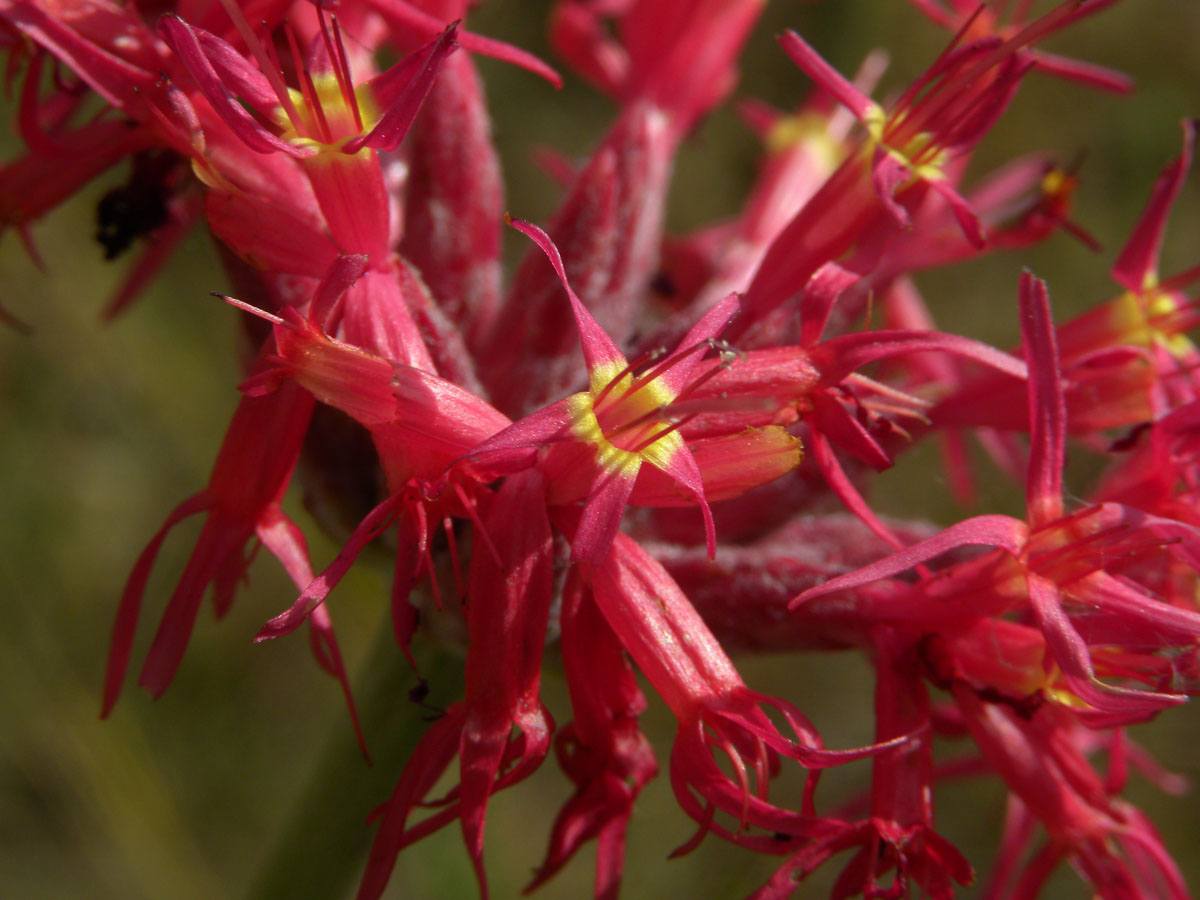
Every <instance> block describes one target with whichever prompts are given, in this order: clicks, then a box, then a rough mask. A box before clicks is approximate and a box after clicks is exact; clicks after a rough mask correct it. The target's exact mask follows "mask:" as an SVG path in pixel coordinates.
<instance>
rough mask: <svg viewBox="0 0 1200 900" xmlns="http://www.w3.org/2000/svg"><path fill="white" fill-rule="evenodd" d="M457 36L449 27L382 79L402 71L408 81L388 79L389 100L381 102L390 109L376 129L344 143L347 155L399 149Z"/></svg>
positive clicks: (382, 76)
mask: <svg viewBox="0 0 1200 900" xmlns="http://www.w3.org/2000/svg"><path fill="white" fill-rule="evenodd" d="M457 35H458V26H457V24H455V25H450V26H449V27H448V28H446V30H445V31H443V32H442V34H441V36H439V37H438V38H437V39H436V40H434V41H432V42H430V43H429V44H427V45H426V46H424V47H422V48H421V49H420V50H417V51H415V52H414V53H411V54H409V56H408V57H406V58H405V59H404V60H403V61H401V62H399V63H397V64H396V65H395V66H393V67H392V70H389V72H387V73H384V74H383V75H381V76H379V78H380V79H385V78H388V75H389V74H390V72H391V71H394V70H400V69H402V70H403V72H402V74H403V76H406V77H402V78H397V79H389V80H388V81H387V82H386V85H387V88H388V90H387V91H386V99H385V98H383V97H381V100H383V102H384V103H386V105H387V109H386V110H385V111H384V113H383V115H382V116H380V118H379V121H378V122H377V123H375V127H374V128H372V129H371V130H370V131H369V132H367V133H366V134H364V135H360V136H359V137H356V138H351V139H350V140H349V141H347V142H346V143H345V145H344V146H343V148H342V149H343V150H344V151H345V152H346V153H357V152H358V151H359V150H360V149H361V148H362V147H371V148H373V149H376V150H388V151H391V150H395V149H396V148H397V147H398V146H400V142H401V141H402V140H404V136H405V135H406V134H408V129H409V128H410V127H411V126H412V123H413V119H415V118H416V117H417V112H418V111H419V110H420V108H421V104H422V103H423V102H424V100H425V98H426V97H427V96H428V95H429V90H430V88H431V87H433V79H434V78H436V77H437V73H438V70H439V68H440V67H441V64H442V62H443V61H444V60H445V59H446V57H447V56H449V55H450V54H451V53H453V52H454V49H455V46H456V45H455V42H454V39H455V37H457ZM393 82H395V83H393Z"/></svg>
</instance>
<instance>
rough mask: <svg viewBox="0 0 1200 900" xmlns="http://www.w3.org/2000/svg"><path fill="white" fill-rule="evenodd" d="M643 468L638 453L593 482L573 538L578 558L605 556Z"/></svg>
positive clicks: (592, 560) (594, 559) (590, 560)
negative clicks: (639, 472) (639, 471)
mask: <svg viewBox="0 0 1200 900" xmlns="http://www.w3.org/2000/svg"><path fill="white" fill-rule="evenodd" d="M640 468H641V459H640V458H638V457H634V458H633V459H631V460H629V461H627V463H626V464H625V465H624V466H622V467H621V468H618V469H615V470H612V471H604V470H601V473H600V474H599V476H598V477H597V478H596V480H595V481H594V482H592V489H591V492H590V493H589V494H588V497H587V500H585V501H584V504H583V516H582V518H581V519H580V520H579V528H578V530H577V531H576V533H575V539H574V540H573V541H572V542H571V556H572V557H573V558H574V559H577V560H580V561H582V562H588V563H592V564H598V563H599V562H600V561H601V560H602V559H604V557H605V555H606V554H607V553H608V550H609V547H611V546H612V542H613V538H614V537H616V535H617V532H618V530H619V529H620V527H621V516H622V515H623V514H624V512H625V506H626V504H628V503H629V495H630V494H632V493H633V485H634V483H635V482H636V481H637V473H638V469H640ZM706 508H707V507H706Z"/></svg>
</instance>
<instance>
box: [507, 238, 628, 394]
mask: <svg viewBox="0 0 1200 900" xmlns="http://www.w3.org/2000/svg"><path fill="white" fill-rule="evenodd" d="M509 224H510V225H512V227H513V228H515V229H517V231H519V232H521V233H522V234H524V235H526V236H528V237H529V238H530V239H531V240H532V241H533V242H534V243H535V244H537V245H538V247H540V248H541V250H542V252H543V253H545V254H546V258H547V259H548V260H550V265H551V266H553V267H554V271H555V272H556V273H557V274H558V278H559V281H561V282H562V286H563V288H564V289H565V290H566V292H567V297H569V298H570V300H571V312H572V313H574V315H575V324H576V326H577V327H578V328H579V340H580V342H581V343H582V344H583V358H584V362H586V363H587V368H588V374H589V375H592V374H593V373H605V374H607V376H608V378H609V379H611V378H612V377H613V376H615V375H616V374H617V373H618V372H620V371H621V370H622V369H624V368H625V365H626V361H625V357H624V356H623V355H622V353H621V351H620V350H618V349H617V345H616V344H614V343H613V341H612V338H610V337H609V336H608V334H607V333H605V331H604V329H603V328H601V327H600V323H598V322H597V321H596V320H595V318H594V317H593V316H592V314H591V313H590V312H588V310H587V307H586V306H584V305H583V301H581V300H580V299H579V295H578V294H576V293H575V291H574V290H572V288H571V285H570V284H569V283H568V282H567V273H566V270H565V269H564V268H563V261H562V256H560V255H559V252H558V248H557V247H555V246H554V242H553V241H552V240H550V235H548V234H546V232H544V231H542V229H540V228H538V227H537V226H536V225H534V224H532V223H530V222H525V221H522V220H521V219H511V220H510V221H509ZM599 387H603V384H601V385H599Z"/></svg>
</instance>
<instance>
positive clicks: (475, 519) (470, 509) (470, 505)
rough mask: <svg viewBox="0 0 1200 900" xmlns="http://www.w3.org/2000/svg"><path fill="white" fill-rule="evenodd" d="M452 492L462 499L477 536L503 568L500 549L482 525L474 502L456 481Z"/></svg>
mask: <svg viewBox="0 0 1200 900" xmlns="http://www.w3.org/2000/svg"><path fill="white" fill-rule="evenodd" d="M454 493H455V494H457V495H458V499H459V500H460V501H462V505H463V506H465V507H466V509H467V515H468V516H470V517H471V522H472V523H474V525H475V530H476V531H477V532H478V533H479V536H480V537H481V538H483V543H484V544H486V545H487V548H488V551H489V552H490V553H491V554H492V559H493V560H494V561H495V563H496V565H497V566H499V567H500V568H502V569H503V568H504V561H503V560H502V559H501V558H500V551H499V550H497V549H496V545H495V544H493V543H492V537H491V535H489V534H488V533H487V529H486V528H484V527H483V519H481V518H480V517H479V510H478V509H476V508H475V502H474V501H473V500H472V499H471V498H470V497H468V496H467V492H466V491H464V490H463V487H462V485H461V484H459V483H458V482H455V483H454Z"/></svg>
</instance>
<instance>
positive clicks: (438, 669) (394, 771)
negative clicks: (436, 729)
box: [245, 623, 462, 900]
mask: <svg viewBox="0 0 1200 900" xmlns="http://www.w3.org/2000/svg"><path fill="white" fill-rule="evenodd" d="M426 656H427V657H428V658H427V659H426V660H424V661H422V665H421V672H422V675H423V676H424V677H425V678H426V679H427V680H428V681H429V683H430V684H431V685H432V686H433V688H434V690H435V691H436V694H437V695H438V697H439V699H441V697H443V696H445V695H448V694H457V693H458V692H459V689H460V686H461V683H462V664H461V662H460V661H459V660H457V659H455V658H454V656H453V655H452V654H448V653H445V652H436V653H429V654H426ZM356 680H357V682H358V684H357V686H356V689H355V701H356V703H357V704H358V711H359V716H360V717H361V719H362V727H363V732H364V733H365V734H366V736H367V741H368V746H369V748H370V751H371V756H372V758H373V760H374V764H373V765H367V763H366V762H365V761H364V760H363V757H362V753H361V751H360V750H359V747H358V744H357V742H356V741H355V738H354V732H353V729H351V728H350V726H349V724H348V723H347V722H346V721H345V719H344V718H339V719H338V721H337V723H336V725H335V726H334V728H333V733H332V734H331V735H330V737H329V740H328V743H327V746H326V747H325V750H324V752H323V753H322V754H321V757H320V759H319V760H318V762H317V764H316V767H315V768H314V770H313V772H312V775H311V777H310V780H309V784H308V787H307V788H306V789H305V790H304V792H303V793H302V794H301V796H300V797H299V798H298V800H297V801H296V805H295V808H294V809H293V810H292V813H291V815H290V818H289V820H288V822H287V824H286V825H285V826H284V828H283V830H282V831H281V832H280V834H279V835H278V836H277V838H276V843H275V846H274V848H273V849H272V850H271V852H270V853H269V854H268V855H267V856H266V858H265V859H264V861H263V863H262V866H261V867H260V869H259V873H258V876H257V878H256V879H255V882H254V884H253V885H252V886H251V888H250V890H249V891H248V892H247V894H246V895H245V900H285V898H286V900H306V898H313V900H334V898H338V897H344V896H346V895H347V894H348V892H349V888H350V886H351V884H352V883H353V880H354V878H356V877H357V876H358V874H359V873H360V872H361V871H362V866H363V861H364V860H365V858H366V853H367V849H368V847H369V846H370V841H371V838H372V835H373V833H374V829H373V828H371V827H370V826H369V825H367V822H366V819H367V814H368V813H369V812H370V811H371V810H372V809H374V808H375V807H376V806H378V805H379V804H380V803H381V802H383V801H384V800H385V799H387V797H388V796H390V794H391V792H392V788H393V787H394V786H395V783H396V779H397V778H398V777H399V775H400V771H401V769H402V768H403V766H404V763H405V762H406V761H407V759H408V757H409V755H410V754H411V753H412V750H413V748H414V747H415V746H416V744H417V741H419V740H420V738H421V735H422V734H424V733H425V729H426V728H427V727H428V715H427V713H426V712H425V711H424V710H423V709H422V708H421V707H419V706H417V705H416V704H414V703H413V702H411V701H410V700H409V696H408V694H409V691H410V689H411V688H412V687H413V686H414V684H415V678H414V676H413V673H412V671H411V669H410V668H409V666H408V664H407V663H406V662H405V661H404V657H403V655H402V654H401V653H400V651H399V649H398V648H397V647H396V644H395V640H394V638H393V637H392V630H391V627H390V625H387V624H386V623H385V627H384V628H382V629H381V633H380V635H379V637H378V638H376V641H375V646H374V647H373V648H372V649H371V652H370V654H369V656H368V659H367V662H366V664H365V665H364V666H363V670H362V672H361V673H360V676H359V677H358V678H357V679H356ZM446 702H449V700H448V699H447V701H446Z"/></svg>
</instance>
